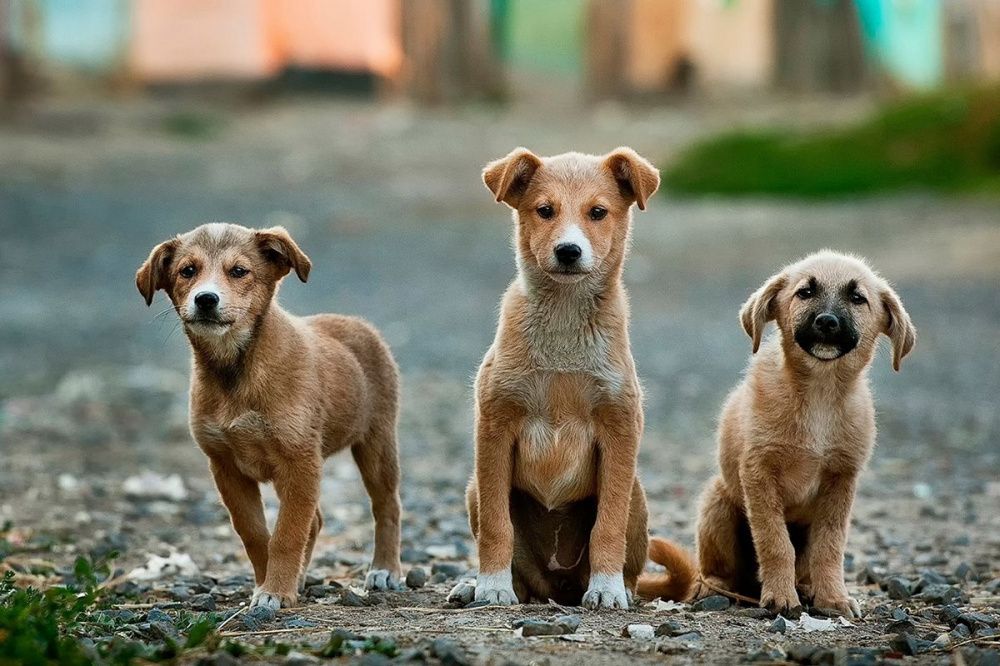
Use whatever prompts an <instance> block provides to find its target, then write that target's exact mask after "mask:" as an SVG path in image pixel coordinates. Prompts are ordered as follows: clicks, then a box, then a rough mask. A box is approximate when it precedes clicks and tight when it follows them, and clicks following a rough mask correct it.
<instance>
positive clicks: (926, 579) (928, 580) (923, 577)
mask: <svg viewBox="0 0 1000 666" xmlns="http://www.w3.org/2000/svg"><path fill="white" fill-rule="evenodd" d="M947 584H948V579H947V578H945V577H944V576H942V575H941V574H939V573H938V572H936V571H929V570H927V571H921V572H920V578H919V579H918V580H917V583H916V584H915V585H914V586H913V589H912V591H913V592H920V591H921V590H923V589H925V588H926V587H928V586H930V585H947Z"/></svg>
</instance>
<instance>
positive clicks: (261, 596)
mask: <svg viewBox="0 0 1000 666" xmlns="http://www.w3.org/2000/svg"><path fill="white" fill-rule="evenodd" d="M285 605H286V606H291V604H290V603H288V604H285ZM257 606H264V607H265V608H270V609H271V610H273V611H276V610H280V609H281V595H280V594H274V593H272V592H265V591H263V590H262V589H260V588H259V587H258V588H256V589H255V590H254V591H253V596H252V597H251V598H250V608H256V607H257Z"/></svg>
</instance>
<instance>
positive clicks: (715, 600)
mask: <svg viewBox="0 0 1000 666" xmlns="http://www.w3.org/2000/svg"><path fill="white" fill-rule="evenodd" d="M691 608H692V609H694V610H696V611H699V612H701V611H724V610H726V609H727V608H729V599H728V597H724V596H722V595H721V594H714V595H712V596H710V597H705V598H704V599H699V600H698V601H696V602H694V604H693V605H692V606H691Z"/></svg>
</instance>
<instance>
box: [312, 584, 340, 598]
mask: <svg viewBox="0 0 1000 666" xmlns="http://www.w3.org/2000/svg"><path fill="white" fill-rule="evenodd" d="M342 589H344V588H343V586H342V585H326V584H322V583H321V584H319V585H310V586H309V587H307V588H306V596H307V597H309V598H310V599H325V598H326V597H332V596H333V595H335V594H337V593H338V592H340V591H341V590H342Z"/></svg>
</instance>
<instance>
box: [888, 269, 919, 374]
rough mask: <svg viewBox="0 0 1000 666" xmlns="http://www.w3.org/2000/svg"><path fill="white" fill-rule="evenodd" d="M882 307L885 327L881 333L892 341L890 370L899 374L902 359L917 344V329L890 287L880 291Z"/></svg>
mask: <svg viewBox="0 0 1000 666" xmlns="http://www.w3.org/2000/svg"><path fill="white" fill-rule="evenodd" d="M881 297H882V307H883V308H885V326H884V327H883V329H882V332H883V333H885V334H886V335H887V336H889V340H891V341H892V369H893V370H895V371H896V372H899V364H900V363H901V362H902V361H903V357H904V356H906V355H907V354H909V353H910V350H911V349H913V345H915V344H916V343H917V329H916V328H915V327H914V326H913V322H912V321H911V320H910V315H909V314H907V312H906V309H905V308H904V307H903V302H902V301H901V300H899V296H898V295H897V294H896V292H895V291H893V290H892V287H886V288H885V290H883V291H882V295H881Z"/></svg>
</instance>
